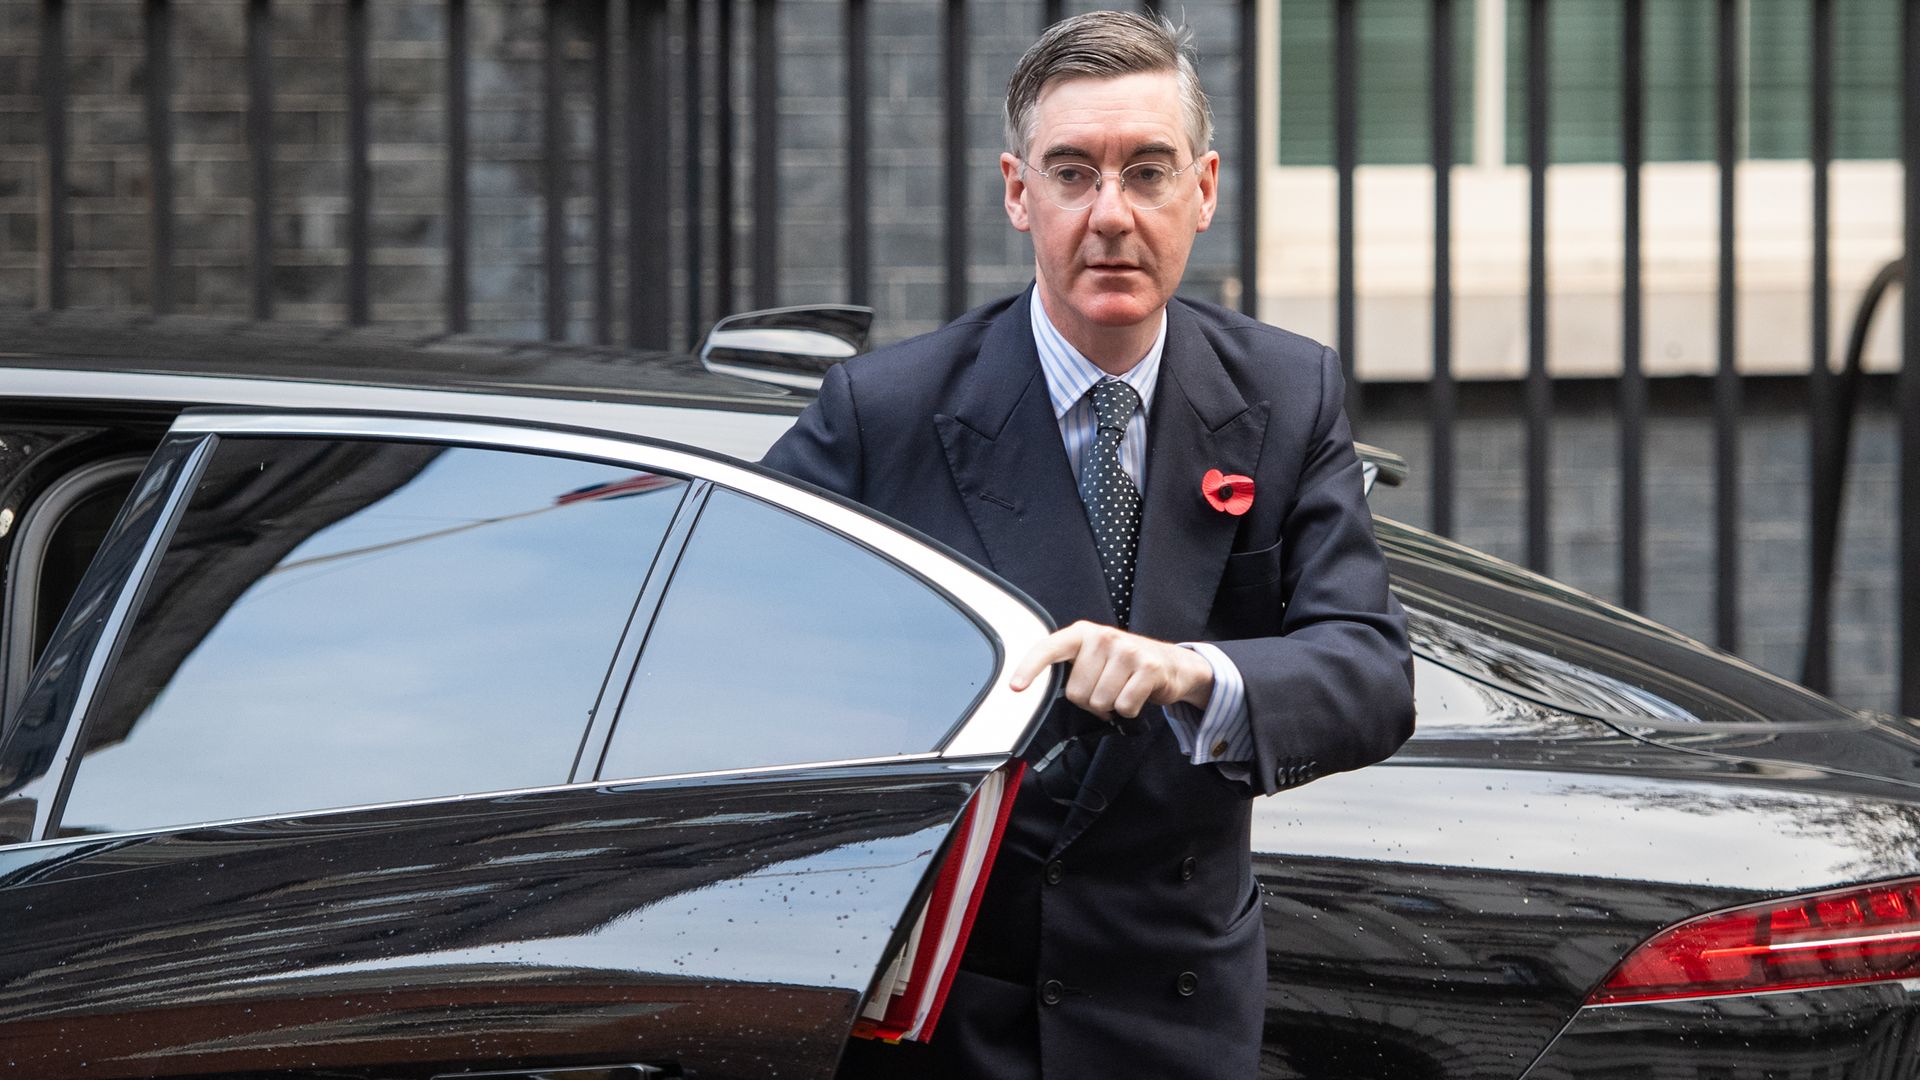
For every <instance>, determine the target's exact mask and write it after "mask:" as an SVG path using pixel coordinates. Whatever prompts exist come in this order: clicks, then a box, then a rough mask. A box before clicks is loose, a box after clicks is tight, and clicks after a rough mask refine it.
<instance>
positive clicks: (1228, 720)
mask: <svg viewBox="0 0 1920 1080" xmlns="http://www.w3.org/2000/svg"><path fill="white" fill-rule="evenodd" d="M1180 647H1181V648H1183V649H1192V650H1193V651H1194V652H1197V653H1199V654H1200V657H1201V659H1203V660H1205V661H1206V662H1207V666H1208V667H1210V668H1212V669H1213V696H1212V697H1210V698H1208V699H1207V707H1206V708H1205V709H1196V708H1194V707H1193V706H1192V705H1189V704H1187V703H1186V702H1184V701H1176V702H1174V703H1173V704H1171V705H1168V706H1167V707H1166V714H1167V722H1168V723H1169V724H1170V725H1172V727H1173V737H1174V739H1175V740H1177V741H1178V742H1179V743H1180V752H1181V753H1183V754H1185V755H1186V756H1187V760H1189V761H1191V762H1193V763H1194V764H1195V765H1207V764H1211V763H1216V762H1217V763H1225V762H1235V761H1242V762H1244V761H1252V760H1253V728H1252V727H1251V725H1249V724H1248V722H1247V684H1246V680H1245V679H1242V678H1241V677H1240V669H1239V668H1237V667H1235V666H1234V664H1233V661H1232V660H1230V659H1228V657H1227V654H1226V653H1223V652H1221V651H1220V650H1219V649H1217V648H1215V647H1214V646H1212V645H1209V644H1207V643H1206V642H1204V641H1183V642H1181V643H1180Z"/></svg>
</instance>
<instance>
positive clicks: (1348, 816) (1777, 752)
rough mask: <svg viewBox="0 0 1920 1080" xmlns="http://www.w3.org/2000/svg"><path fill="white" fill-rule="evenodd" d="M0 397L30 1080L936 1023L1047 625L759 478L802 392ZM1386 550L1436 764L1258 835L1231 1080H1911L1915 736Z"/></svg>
mask: <svg viewBox="0 0 1920 1080" xmlns="http://www.w3.org/2000/svg"><path fill="white" fill-rule="evenodd" d="M749 336H750V335H749ZM776 336H777V335H776ZM735 344H736V345H740V346H741V347H742V350H741V351H742V353H743V354H744V353H746V352H751V349H750V348H747V347H746V346H748V345H750V342H749V341H747V340H746V338H744V337H743V338H742V339H741V340H740V341H737V342H736V343H735ZM0 352H4V353H6V354H10V355H8V356H7V358H6V361H5V363H6V366H4V367H0V444H3V445H0V544H4V545H6V550H5V552H4V555H5V560H6V562H5V568H6V578H5V582H4V584H5V595H4V598H0V600H3V602H4V604H5V607H4V614H5V619H4V628H5V635H6V636H5V640H4V642H3V643H0V654H3V662H0V679H4V682H0V688H3V689H4V693H5V696H6V700H7V702H8V705H9V707H8V709H7V713H6V720H5V732H4V742H0V913H3V921H0V926H4V927H5V928H6V929H5V934H6V938H5V940H6V947H5V951H4V953H0V1062H4V1063H5V1069H4V1070H3V1071H4V1074H5V1075H8V1076H14V1075H18V1076H23V1077H48V1078H52V1077H83V1076H84V1077H127V1076H163V1075H164V1076H233V1075H274V1076H303V1077H320V1076H329V1077H360V1078H371V1077H431V1076H439V1075H460V1074H473V1073H494V1074H499V1075H514V1076H535V1075H541V1076H547V1075H560V1076H569V1075H571V1076H577V1077H581V1078H585V1077H589V1076H627V1077H637V1076H655V1075H668V1076H671V1075H684V1076H696V1075H697V1076H700V1077H746V1076H767V1075H779V1076H785V1077H796V1076H797V1077H825V1076H831V1075H832V1074H833V1072H834V1069H835V1065H836V1062H837V1061H838V1058H839V1056H840V1053H841V1049H842V1047H843V1046H844V1045H845V1043H846V1041H847V1040H848V1039H849V1038H854V1037H874V1036H879V1037H889V1036H897V1035H899V1034H901V1033H902V1032H903V1031H907V1032H908V1033H909V1034H910V1033H911V1032H910V1029H911V1027H912V1026H914V1025H925V1024H927V1023H937V1015H938V1005H939V990H938V987H939V983H940V977H941V973H942V971H943V970H944V969H945V966H946V965H948V964H950V963H951V962H952V959H953V956H954V955H955V952H956V950H957V948H958V946H959V941H960V939H961V938H962V937H963V934H964V927H965V921H966V910H967V906H968V905H967V897H968V895H969V894H970V889H971V888H973V887H977V885H978V883H979V881H980V880H981V879H982V876H983V875H984V874H985V873H988V872H990V863H991V856H992V849H993V838H994V830H995V823H996V821H997V820H998V818H997V814H998V812H999V808H1000V807H1001V806H1003V805H1004V801H1005V800H1004V795H1005V793H1006V792H1007V791H1009V790H1010V789H1011V785H1010V780H1011V779H1012V777H1013V770H1015V769H1017V768H1019V765H1018V759H1017V756H1016V755H1017V753H1018V752H1019V750H1020V749H1021V747H1022V746H1023V745H1024V743H1025V740H1026V739H1027V737H1028V736H1029V735H1030V734H1031V732H1032V728H1033V726H1034V723H1035V718H1036V717H1037V716H1038V715H1039V713H1040V711H1041V709H1042V706H1044V704H1045V703H1046V695H1047V693H1050V692H1051V690H1050V689H1049V690H1044V691H1029V692H1028V693H1026V694H1022V695H1015V694H1012V693H1010V692H1008V691H1007V690H1006V689H1005V670H1006V665H1007V664H1009V663H1010V662H1011V658H1013V657H1016V656H1018V655H1019V653H1020V652H1021V651H1022V650H1023V648H1024V647H1025V645H1026V644H1027V643H1028V642H1030V641H1032V640H1034V639H1035V638H1037V637H1038V636H1039V635H1041V634H1043V633H1045V632H1046V629H1047V623H1046V620H1045V617H1044V615H1042V614H1040V613H1038V612H1037V611H1035V610H1034V609H1033V608H1032V606H1031V605H1030V604H1028V603H1027V602H1026V601H1025V600H1024V599H1023V598H1021V597H1019V596H1017V595H1015V594H1013V593H1012V592H1010V591H1009V590H1007V589H1006V588H1005V587H1004V586H1003V585H1001V584H1000V583H998V582H997V581H995V580H994V579H993V578H992V575H990V574H988V573H987V572H985V571H982V570H980V569H979V568H977V567H973V566H971V565H968V564H966V563H964V561H962V560H959V559H957V558H955V557H953V556H952V555H950V554H949V553H947V552H946V551H944V550H943V549H941V548H940V547H939V546H938V545H936V544H932V543H930V542H928V541H926V540H924V539H922V538H919V537H916V536H913V535H910V534H908V533H907V532H905V531H903V530H901V529H899V528H897V527H895V526H893V525H890V524H888V523H887V522H884V521H881V520H878V519H876V518H874V517H873V516H871V515H869V514H867V513H865V512H864V511H862V510H860V509H859V508H857V507H853V506H851V505H849V504H847V503H845V502H843V501H841V500H838V499H835V498H832V497H829V496H826V495H823V494H821V493H819V492H816V491H812V490H809V489H806V488H805V487H804V486H801V485H796V484H793V483H791V482H789V481H786V480H784V479H782V478H779V477H777V476H775V475H773V474H771V473H768V472H765V471H763V470H760V469H758V468H756V467H754V466H751V465H746V464H743V463H742V462H741V461H740V460H738V459H740V458H748V459H750V458H753V457H757V456H758V454H759V452H760V450H761V449H763V448H764V447H765V446H766V445H767V444H768V443H770V442H771V441H772V439H773V438H775V437H777V435H778V434H779V432H780V431H782V430H784V428H785V426H786V425H787V424H789V423H790V422H791V420H792V418H793V416H794V415H795V414H796V413H797V412H798V410H799V408H800V407H801V406H802V404H803V402H804V400H805V398H804V393H803V392H802V391H799V390H796V389H791V388H783V387H774V386H769V385H767V384H766V383H765V382H764V381H762V380H760V379H748V378H739V377H734V376H730V375H726V374H720V373H716V372H714V371H711V370H707V369H706V368H704V367H703V366H702V365H701V364H700V363H699V362H697V361H695V360H694V359H692V358H687V357H670V356H647V357H633V356H629V355H625V354H616V353H611V352H603V351H599V350H593V349H586V348H580V347H568V346H545V345H505V344H485V343H476V342H470V341H451V340H442V339H416V338H406V337H401V336H381V335H378V334H376V333H373V332H369V331H351V332H349V331H331V330H314V329H299V328H293V327H285V326H278V327H269V326H258V325H236V324H212V323H206V322H202V321H196V320H180V319H165V320H125V319H117V318H103V317H94V316H83V315H60V316H46V315H11V316H3V317H0ZM733 360H734V362H733V363H730V364H728V365H727V366H729V367H732V368H734V369H736V370H740V369H750V368H752V367H754V366H755V365H754V364H753V363H751V362H744V361H743V360H742V356H735V357H734V358H733ZM788 381H789V382H799V381H804V380H795V379H788ZM729 455H731V456H729ZM1374 464H1375V465H1376V466H1378V467H1384V468H1386V469H1387V471H1388V472H1389V473H1391V472H1393V471H1394V468H1393V465H1392V463H1391V462H1390V461H1389V460H1387V459H1380V460H1377V461H1376V462H1375V463H1374ZM123 500H124V506H122V505H121V504H122V502H123ZM1378 530H1379V534H1380V538H1381V541H1382V545H1383V547H1384V548H1385V549H1386V551H1387V555H1388V558H1389V560H1390V562H1391V564H1392V568H1393V572H1394V576H1395V583H1396V587H1397V589H1398V592H1399V595H1400V597H1401V599H1402V601H1403V602H1404V604H1405V605H1406V607H1407V609H1408V611H1409V615H1410V621H1411V627H1412V631H1413V637H1414V642H1415V650H1416V654H1417V661H1416V666H1417V671H1416V685H1417V695H1418V707H1419V729H1418V732H1417V733H1416V735H1415V737H1414V739H1413V741H1411V742H1410V743H1409V744H1408V745H1407V746H1406V747H1405V748H1404V749H1403V750H1402V751H1401V752H1400V753H1399V754H1398V755H1396V756H1395V757H1394V758H1393V759H1391V760H1390V761H1388V762H1387V763H1385V764H1384V765H1380V766H1376V767H1373V768H1370V769H1366V770H1362V771H1360V772H1356V773H1349V774H1343V775H1339V776H1334V777H1329V778H1325V779H1322V780H1319V781H1316V782H1315V783H1313V784H1310V785H1307V786H1305V787H1302V788H1297V789H1294V790H1290V791H1288V792H1285V793H1283V794H1280V795H1276V796H1272V797H1269V798H1266V799H1263V800H1261V801H1260V802H1259V803H1258V804H1257V805H1256V810H1255V824H1254V830H1255V848H1256V850H1255V853H1254V854H1255V867H1256V870H1257V871H1258V873H1259V876H1260V880H1261V883H1262V886H1263V888H1264V892H1265V896H1266V913H1265V918H1266V922H1267V937H1268V943H1269V949H1270V956H1269V973H1270V978H1269V983H1268V987H1269V988H1268V1024H1267V1041H1268V1050H1267V1053H1266V1055H1265V1059H1264V1063H1263V1075H1267V1076H1273V1077H1314V1078H1322V1077H1354V1078H1358V1077H1413V1078H1419V1077H1436V1078H1438V1077H1447V1078H1453V1077H1460V1078H1468V1077H1473V1078H1479V1077H1522V1076H1525V1077H1536V1078H1543V1077H1562V1076H1565V1077H1576V1076H1577V1077H1589V1076H1625V1075H1631V1076H1634V1077H1636V1078H1641V1077H1648V1076H1652V1077H1667V1076H1672V1077H1719V1078H1733V1080H1737V1078H1749V1077H1751V1078H1754V1080H1759V1078H1762V1077H1767V1078H1775V1077H1780V1078H1787V1077H1792V1078H1800V1077H1804V1078H1808V1080H1812V1078H1815V1077H1821V1078H1825V1077H1840V1076H1845V1077H1910V1076H1916V1075H1920V1054H1917V1049H1920V1021H1917V1020H1916V1017H1920V1010H1916V1008H1915V1006H1914V1005H1913V1004H1912V999H1913V998H1914V996H1915V994H1916V992H1917V991H1920V784H1917V781H1920V730H1916V728H1915V725H1914V722H1913V721H1910V720H1905V719H1899V718H1893V717H1886V716H1873V715H1866V714H1860V713H1854V712H1849V711H1847V710H1843V709H1841V708H1839V707H1837V706H1835V705H1833V704H1832V703H1830V702H1828V701H1826V700H1824V699H1822V698H1819V697H1817V696H1814V695H1812V694H1809V693H1807V692H1805V691H1803V690H1800V689H1798V688H1796V687H1794V686H1792V685H1791V684H1788V683H1785V682H1782V681H1780V680H1777V679H1774V678H1772V677H1770V676H1767V675H1765V674H1763V673H1761V672H1759V671H1757V670H1755V669H1753V668H1751V667H1748V666H1746V665H1744V664H1742V663H1740V662H1739V661H1737V660H1734V659H1732V658H1729V657H1726V656H1723V655H1719V654H1716V653H1713V652H1711V651H1710V650H1707V649H1705V648H1703V647H1701V646H1699V645H1698V644H1695V643H1693V642H1691V641H1689V640H1687V639H1685V638H1682V637H1680V636H1679V635H1676V634H1674V633H1672V632H1671V631H1667V630H1665V629H1662V628H1660V627H1658V626H1656V625H1653V624H1651V623H1648V622H1646V621H1644V620H1642V619H1639V618H1637V617H1635V616H1633V615H1630V614H1628V613H1625V612H1622V611H1620V610H1618V609H1614V608H1611V607H1609V606H1607V605H1605V604H1603V603H1601V602H1599V601H1597V600H1594V599H1593V598H1591V597H1588V596H1585V595H1582V594H1579V593H1576V592H1573V591H1571V590H1568V589H1566V588H1564V587H1561V586H1559V585H1556V584H1554V583H1553V582H1551V581H1548V580H1545V579H1542V578H1539V577H1536V576H1533V575H1531V574H1528V573H1526V572H1524V571H1521V570H1518V569H1516V568H1514V567H1512V566H1509V565H1507V564H1504V563H1500V562H1498V561H1496V560H1493V559H1490V558H1487V557H1485V556H1482V555H1478V554H1476V553H1474V552H1472V551H1469V550H1467V549H1464V548H1461V547H1459V546H1457V545H1453V544H1451V543H1449V542H1447V541H1444V540H1441V539H1439V538H1436V537H1434V536H1431V535H1429V534H1426V533H1423V532H1420V531H1418V530H1415V529H1410V528H1407V527H1404V526H1401V525H1397V524H1394V523H1392V522H1388V521H1384V520H1382V521H1379V522H1378ZM96 546H98V548H99V553H98V557H97V558H93V559H92V562H91V565H90V567H88V565H87V561H88V557H89V555H90V554H91V552H92V550H93V549H94V547H96ZM83 571H84V572H83ZM69 594H71V596H72V602H71V604H70V605H69V604H68V603H67V596H68V595H69ZM62 609H64V610H65V614H64V615H59V614H58V613H59V612H60V611H61V610H62ZM29 672H30V673H31V674H30V675H29ZM1194 1075H1196V1076H1204V1075H1208V1074H1207V1070H1206V1067H1205V1064H1204V1063H1196V1065H1195V1069H1194Z"/></svg>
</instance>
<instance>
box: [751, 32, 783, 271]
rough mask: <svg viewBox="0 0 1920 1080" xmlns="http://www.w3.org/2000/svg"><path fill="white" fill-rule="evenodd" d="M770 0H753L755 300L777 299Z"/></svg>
mask: <svg viewBox="0 0 1920 1080" xmlns="http://www.w3.org/2000/svg"><path fill="white" fill-rule="evenodd" d="M777 15H778V12H777V11H776V10H775V8H774V0H753V306H754V307H757V308H761V309H765V308H770V307H776V306H778V305H779V303H780V42H779V39H778V37H777V34H778V31H779V25H778V19H777Z"/></svg>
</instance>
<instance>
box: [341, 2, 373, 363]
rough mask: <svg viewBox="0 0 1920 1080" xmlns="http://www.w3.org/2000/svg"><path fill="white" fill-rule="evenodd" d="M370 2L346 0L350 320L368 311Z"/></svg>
mask: <svg viewBox="0 0 1920 1080" xmlns="http://www.w3.org/2000/svg"><path fill="white" fill-rule="evenodd" d="M371 96H372V95H371V91H370V90H369V89H368V85H367V0H347V321H348V322H349V323H352V324H353V325H355V326H359V325H362V324H364V323H365V322H366V321H367V318H368V313H369V303H368V289H367V263H368V249H369V248H370V247H371V237H370V230H369V228H368V222H369V220H370V216H371V215H370V210H371V207H370V204H371V203H372V202H373V175H372V166H371V165H370V164H369V161H368V153H367V143H368V139H369V135H368V123H367V109H368V107H369V106H368V101H369V99H370V97H371Z"/></svg>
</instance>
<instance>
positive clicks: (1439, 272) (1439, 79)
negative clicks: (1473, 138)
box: [1428, 0, 1456, 536]
mask: <svg viewBox="0 0 1920 1080" xmlns="http://www.w3.org/2000/svg"><path fill="white" fill-rule="evenodd" d="M1429 12H1430V16H1431V22H1432V33H1431V34H1430V35H1429V37H1430V39H1431V41H1432V52H1431V54H1430V58H1429V60H1428V64H1429V69H1428V70H1429V72H1430V74H1431V76H1432V80H1431V86H1430V87H1429V89H1428V98H1429V101H1428V104H1429V106H1430V110H1431V111H1430V120H1431V132H1430V138H1429V141H1430V143H1431V147H1432V151H1433V383H1432V384H1431V386H1430V388H1429V389H1430V399H1429V404H1430V406H1431V410H1432V411H1431V413H1430V416H1429V419H1430V423H1431V436H1432V446H1433V488H1432V501H1433V509H1432V514H1431V517H1432V520H1433V531H1434V532H1437V533H1439V534H1440V535H1442V536H1451V535H1453V419H1454V411H1455V408H1456V403H1455V392H1454V385H1453V0H1433V4H1432V6H1431V7H1430V8H1429Z"/></svg>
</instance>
